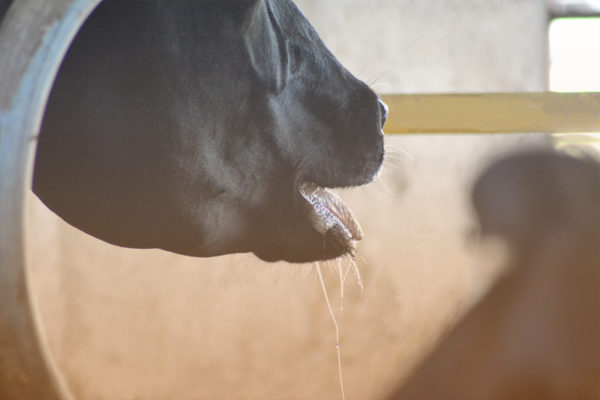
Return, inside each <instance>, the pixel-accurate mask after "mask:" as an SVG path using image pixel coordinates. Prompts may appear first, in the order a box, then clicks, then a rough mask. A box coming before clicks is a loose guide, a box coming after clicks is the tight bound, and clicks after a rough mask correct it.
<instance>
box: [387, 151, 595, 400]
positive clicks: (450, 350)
mask: <svg viewBox="0 0 600 400" xmlns="http://www.w3.org/2000/svg"><path fill="white" fill-rule="evenodd" d="M472 201H473V204H474V206H475V209H476V213H477V216H478V219H479V222H480V227H481V234H482V236H481V237H482V241H484V242H485V241H487V242H488V243H489V242H496V243H504V244H505V245H506V247H507V249H508V250H509V254H510V256H509V258H508V260H509V261H508V267H509V268H508V270H507V271H508V272H507V273H506V274H505V275H504V276H503V277H502V278H501V279H500V280H499V282H498V283H497V284H496V286H495V287H494V288H493V289H492V290H491V291H490V292H489V294H488V295H487V296H486V297H485V298H484V299H483V301H481V303H479V304H478V305H477V306H476V307H475V308H474V309H473V310H472V312H471V313H469V314H468V315H467V317H466V318H465V319H464V320H463V321H462V322H461V323H460V324H459V325H458V326H457V327H456V329H454V330H453V331H452V332H451V333H450V334H449V335H448V337H447V338H446V339H445V341H443V342H442V343H441V345H440V347H439V348H438V349H437V350H436V351H435V352H434V353H433V355H432V356H431V357H429V359H428V360H426V362H425V363H424V364H423V365H422V367H421V368H420V369H419V370H418V372H416V373H415V374H414V376H413V377H412V378H411V379H409V381H408V383H407V384H406V385H405V386H404V387H403V388H401V389H400V391H398V392H397V393H396V394H395V395H394V396H392V398H393V399H398V400H400V399H437V398H444V399H461V400H468V399H482V398H485V399H597V398H598V397H599V396H600V381H599V380H598V378H599V376H600V351H599V346H600V342H599V341H598V337H600V332H599V329H600V320H599V318H600V282H599V278H600V275H599V273H600V271H599V268H600V259H599V258H600V232H599V230H600V164H598V163H597V162H596V161H595V160H592V159H577V158H573V157H569V156H565V155H560V154H556V153H550V152H535V153H525V154H519V155H514V156H511V157H508V158H505V159H503V160H501V161H499V162H497V163H495V164H494V165H492V166H491V167H490V168H489V169H488V170H487V171H486V172H484V173H483V175H482V176H481V177H480V178H479V179H478V181H477V182H476V184H475V187H474V189H473V192H472Z"/></svg>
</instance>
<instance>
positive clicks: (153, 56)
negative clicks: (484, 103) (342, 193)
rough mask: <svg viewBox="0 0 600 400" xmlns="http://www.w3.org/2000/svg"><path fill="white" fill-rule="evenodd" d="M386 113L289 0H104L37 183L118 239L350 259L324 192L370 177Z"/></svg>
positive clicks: (79, 222) (48, 136)
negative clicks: (345, 255) (328, 48)
mask: <svg viewBox="0 0 600 400" xmlns="http://www.w3.org/2000/svg"><path fill="white" fill-rule="evenodd" d="M386 114H387V110H386V107H385V105H384V104H383V103H382V102H381V101H380V100H379V99H378V98H377V96H376V95H375V93H373V91H371V90H370V89H369V88H368V87H367V86H366V85H365V84H364V83H363V82H361V81H359V80H357V79H356V78H354V77H353V76H352V75H351V74H350V73H349V72H348V71H347V70H346V69H344V67H342V66H341V65H340V63H339V62H338V61H337V60H336V59H335V57H334V56H333V55H332V54H331V53H330V52H329V51H328V50H327V48H326V47H325V46H324V44H323V43H322V42H321V40H320V39H319V37H318V36H317V34H316V33H315V31H314V29H313V28H312V27H311V25H310V24H309V23H308V21H307V20H306V19H305V18H304V17H303V16H302V14H301V13H300V11H299V10H298V9H297V8H296V7H295V6H294V4H293V3H292V2H291V1H289V0H254V1H249V0H248V1H231V0H227V1H225V0H223V1H139V2H138V1H105V2H103V3H101V5H100V6H99V7H98V8H97V9H96V10H95V12H94V13H93V14H92V16H91V17H90V18H89V20H88V21H87V22H86V24H85V25H84V27H83V28H82V30H81V32H80V33H79V34H78V35H77V37H76V39H75V41H74V43H73V44H72V46H71V49H70V50H69V53H68V54H67V56H66V58H65V60H64V62H63V65H62V67H61V69H60V72H59V74H58V77H57V80H56V82H55V85H54V88H53V91H52V94H51V97H50V99H49V103H48V108H47V111H46V115H45V118H44V123H43V127H42V133H41V136H40V141H39V146H38V153H37V158H36V167H35V174H34V191H35V192H36V193H37V195H38V196H39V197H40V198H41V199H42V200H43V201H44V202H45V203H46V204H47V205H48V206H49V207H50V208H51V209H52V210H54V211H55V212H56V213H57V214H58V215H60V216H61V217H62V218H64V219H65V220H66V221H67V222H69V223H71V224H72V225H74V226H76V227H78V228H80V229H82V230H83V231H85V232H88V233H90V234H91V235H94V236H96V237H98V238H101V239H103V240H105V241H108V242H110V243H114V244H118V245H121V246H127V247H139V248H150V247H157V248H162V249H165V250H169V251H172V252H176V253H180V254H185V255H192V256H213V255H219V254H226V253H234V252H254V253H255V254H256V255H258V256H259V257H261V258H263V259H265V260H278V259H283V260H288V261H297V262H302V261H310V260H317V259H327V258H334V257H337V256H340V255H342V254H345V253H348V252H350V251H351V250H352V246H353V243H354V241H355V240H358V239H360V237H361V233H360V228H359V227H358V225H357V224H356V223H355V221H354V219H353V218H352V216H351V214H350V211H349V210H348V209H347V208H346V207H345V206H344V205H343V203H342V202H341V200H339V199H338V198H337V197H336V196H334V195H333V194H331V193H330V192H329V191H327V190H326V189H324V188H325V187H348V186H354V185H362V184H365V183H367V182H369V181H371V180H372V179H373V178H374V176H375V174H376V173H377V171H378V170H379V168H380V165H381V162H382V160H383V134H382V125H383V123H384V122H385V118H386Z"/></svg>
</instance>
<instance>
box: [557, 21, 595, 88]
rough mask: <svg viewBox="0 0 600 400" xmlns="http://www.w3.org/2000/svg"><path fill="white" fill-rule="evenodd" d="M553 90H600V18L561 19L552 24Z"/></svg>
mask: <svg viewBox="0 0 600 400" xmlns="http://www.w3.org/2000/svg"><path fill="white" fill-rule="evenodd" d="M549 39H550V90H552V91H555V92H597V91H600V18H560V19H556V20H554V21H553V22H552V23H551V24H550V37H549Z"/></svg>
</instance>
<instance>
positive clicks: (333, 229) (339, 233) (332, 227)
mask: <svg viewBox="0 0 600 400" xmlns="http://www.w3.org/2000/svg"><path fill="white" fill-rule="evenodd" d="M298 190H299V192H300V195H301V196H302V198H303V199H304V200H306V203H307V205H308V213H309V217H310V221H311V223H312V225H313V228H314V229H315V230H316V231H317V232H319V233H320V234H321V235H323V236H332V237H334V238H335V240H336V241H338V243H336V244H337V245H338V246H340V247H341V248H343V249H345V250H346V252H350V251H353V250H354V245H355V242H356V241H358V240H361V239H362V237H363V232H362V229H361V227H360V225H359V223H358V221H357V220H356V219H355V218H354V215H353V214H352V211H350V209H349V208H348V206H346V204H345V203H344V202H343V201H342V199H340V198H339V197H338V196H337V195H335V194H334V193H332V192H331V191H329V190H327V189H326V188H323V187H320V186H317V185H315V184H314V183H303V184H301V185H300V187H299V188H298Z"/></svg>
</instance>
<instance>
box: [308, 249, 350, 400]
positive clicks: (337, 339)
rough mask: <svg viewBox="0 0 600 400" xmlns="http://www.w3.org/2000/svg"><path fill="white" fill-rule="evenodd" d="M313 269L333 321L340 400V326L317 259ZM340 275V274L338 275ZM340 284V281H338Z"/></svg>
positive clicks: (343, 395) (342, 392) (341, 385)
mask: <svg viewBox="0 0 600 400" xmlns="http://www.w3.org/2000/svg"><path fill="white" fill-rule="evenodd" d="M315 269H316V270H317V275H318V276H319V281H320V282H321V289H323V295H324V296H325V302H326V303H327V308H328V309H329V315H330V316H331V320H332V321H333V325H334V327H335V348H336V351H337V359H338V374H339V378H340V390H341V394H342V400H345V399H346V395H345V393H344V379H343V375H342V349H341V348H342V345H341V343H340V327H339V325H338V322H337V319H336V318H335V313H334V312H333V308H332V307H331V303H330V302H329V296H328V295H327V288H326V287H325V280H324V279H323V272H322V271H321V264H320V263H319V262H318V261H317V262H315ZM340 277H341V275H340ZM340 284H342V282H341V281H340Z"/></svg>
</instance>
